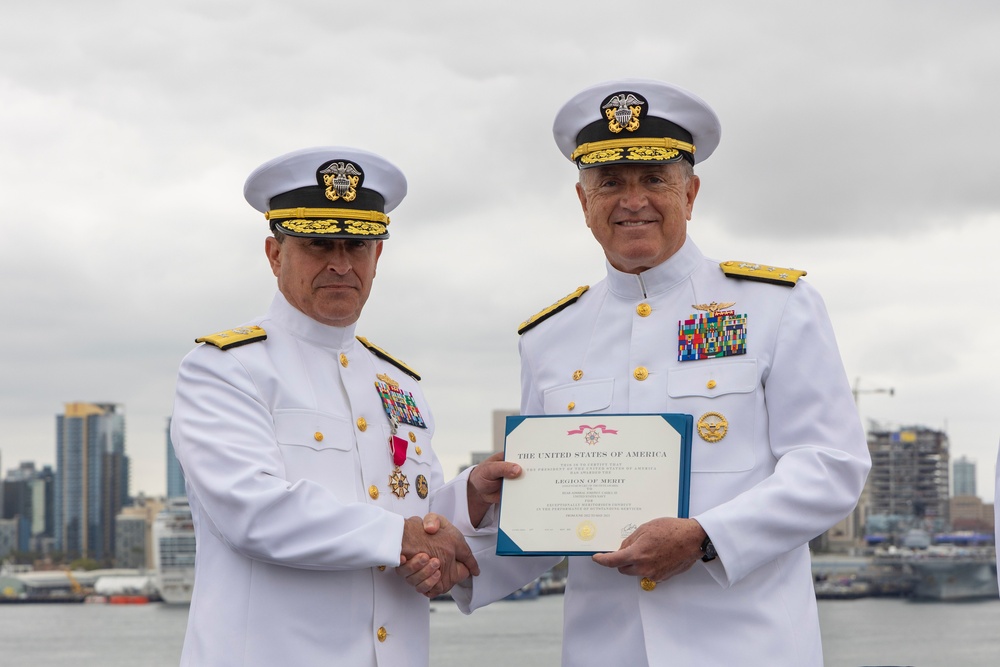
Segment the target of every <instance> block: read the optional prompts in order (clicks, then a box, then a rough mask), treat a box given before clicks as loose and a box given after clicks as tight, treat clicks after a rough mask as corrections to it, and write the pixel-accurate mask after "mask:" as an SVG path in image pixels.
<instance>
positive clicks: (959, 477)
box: [951, 456, 976, 497]
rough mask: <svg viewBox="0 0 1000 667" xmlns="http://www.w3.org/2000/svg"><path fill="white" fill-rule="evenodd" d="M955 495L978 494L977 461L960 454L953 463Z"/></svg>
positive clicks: (953, 491) (953, 493)
mask: <svg viewBox="0 0 1000 667" xmlns="http://www.w3.org/2000/svg"><path fill="white" fill-rule="evenodd" d="M951 495H953V496H956V497H957V496H975V495H976V462H975V461H972V460H970V459H967V458H966V457H964V456H960V457H958V458H957V459H955V462H954V463H953V464H952V492H951Z"/></svg>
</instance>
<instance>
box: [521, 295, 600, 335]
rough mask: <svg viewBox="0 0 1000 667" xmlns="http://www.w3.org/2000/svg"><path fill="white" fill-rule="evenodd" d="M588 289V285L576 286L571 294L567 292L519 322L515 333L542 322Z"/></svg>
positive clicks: (572, 302) (570, 303)
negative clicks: (543, 308) (519, 324)
mask: <svg viewBox="0 0 1000 667" xmlns="http://www.w3.org/2000/svg"><path fill="white" fill-rule="evenodd" d="M589 289H590V285H584V286H582V287H577V288H576V291H575V292H573V293H572V294H567V295H566V296H564V297H563V298H561V299H559V300H558V301H556V302H555V303H554V304H552V305H551V306H549V307H548V308H546V309H545V310H541V311H539V312H537V313H535V314H534V315H532V316H531V317H529V318H528V319H526V320H525V321H524V322H521V326H519V327H518V328H517V335H518V336H520V335H521V334H523V333H524V332H525V331H528V330H529V329H531V328H532V327H533V326H535V325H536V324H539V323H541V322H544V321H545V320H547V319H549V318H550V317H552V316H553V315H555V314H556V313H558V312H559V311H561V310H563V309H565V308H567V307H569V306H571V305H572V304H574V303H576V300H577V299H579V298H580V297H581V296H583V293H584V292H586V291H587V290H589Z"/></svg>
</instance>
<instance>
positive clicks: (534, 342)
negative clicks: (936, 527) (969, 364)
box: [453, 79, 870, 667]
mask: <svg viewBox="0 0 1000 667" xmlns="http://www.w3.org/2000/svg"><path fill="white" fill-rule="evenodd" d="M553 131H554V134H555V139H556V143H557V145H558V146H559V149H560V150H561V151H562V152H563V154H564V155H565V156H566V157H567V158H568V159H569V160H571V161H572V162H573V163H574V164H575V165H576V166H577V167H578V169H579V182H578V183H577V185H576V191H577V194H578V196H579V200H580V205H581V207H582V209H583V214H584V220H585V222H586V224H587V227H588V228H589V229H590V232H591V234H593V236H594V238H595V239H596V240H597V242H598V243H599V244H600V245H601V247H602V248H603V249H604V254H605V257H606V270H607V276H606V278H604V279H603V280H601V281H600V282H598V283H597V284H596V285H594V286H593V287H591V288H587V287H581V288H579V289H577V290H576V291H575V292H573V293H572V294H570V295H569V296H568V297H566V298H565V299H562V300H561V301H559V302H557V303H556V304H554V305H553V306H551V307H549V308H546V309H545V310H543V311H542V312H540V313H539V314H538V315H536V316H533V317H532V318H530V319H528V320H527V321H526V322H525V323H524V324H522V326H521V327H520V329H519V333H520V334H521V339H520V354H521V413H522V414H524V415H554V414H571V415H580V416H581V418H585V417H586V416H587V415H593V414H600V413H661V412H677V413H688V414H691V415H693V416H694V419H695V422H696V431H697V435H695V438H694V439H695V442H694V447H693V452H692V480H691V498H690V516H691V518H669V517H664V518H660V519H656V520H653V521H650V522H648V523H646V524H643V525H641V526H639V527H638V528H637V529H636V530H635V531H634V532H633V533H632V534H631V535H629V536H628V537H627V538H626V539H625V540H624V541H623V542H622V544H621V547H620V548H619V550H618V551H615V552H611V553H602V554H597V555H595V556H593V557H580V556H578V557H571V558H570V559H569V561H570V562H569V574H568V583H567V588H566V595H565V602H564V610H565V619H564V635H563V658H562V661H563V664H564V665H566V666H567V667H569V666H572V667H579V666H586V665H595V666H596V665H601V666H604V665H612V664H614V665H629V666H630V667H641V666H642V665H696V664H698V665H746V664H753V665H785V666H789V667H792V666H794V667H803V666H811V665H821V664H822V662H823V654H822V647H821V644H820V629H819V620H818V615H817V608H816V601H815V595H814V592H813V583H812V575H811V571H810V557H809V549H808V546H807V543H808V542H809V540H811V539H812V538H814V537H816V536H817V535H819V534H821V533H823V532H824V531H825V530H827V529H828V528H830V527H831V526H833V525H834V524H835V523H836V522H837V521H839V520H841V519H842V518H844V517H845V516H846V515H847V514H849V513H850V512H851V510H852V509H853V508H854V506H855V504H856V503H857V500H858V497H859V495H860V494H861V490H862V487H863V485H864V482H865V478H866V475H867V472H868V469H869V467H870V460H869V456H868V449H867V445H866V442H865V437H864V433H863V430H862V427H861V424H860V420H859V418H858V415H857V411H856V409H855V405H854V401H853V399H852V395H851V389H850V385H849V383H848V381H847V378H846V375H845V372H844V369H843V366H842V363H841V360H840V354H839V352H838V349H837V343H836V340H835V338H834V331H833V327H832V326H831V323H830V320H829V318H828V316H827V313H826V309H825V307H824V305H823V302H822V300H821V298H820V296H819V294H818V293H817V292H816V290H815V289H813V288H812V286H811V285H809V283H808V282H806V281H805V280H802V276H804V275H805V272H804V271H795V270H792V269H783V268H779V267H776V266H771V265H767V264H758V263H755V262H737V261H722V262H720V261H717V260H712V259H708V258H707V257H705V256H704V255H703V254H702V252H701V250H700V249H699V248H698V247H697V246H696V245H695V243H694V241H692V240H691V238H690V237H689V236H688V234H687V226H688V221H689V220H690V219H691V216H692V211H693V208H694V203H695V199H696V197H697V195H698V193H699V191H700V186H701V181H700V179H699V177H698V176H697V175H695V174H694V166H695V165H696V164H700V163H701V162H703V161H704V160H706V159H707V158H708V157H709V156H710V155H711V154H712V152H713V151H714V150H715V149H716V147H717V145H718V144H719V139H720V136H721V128H720V123H719V120H718V118H717V116H716V114H715V113H714V112H713V111H712V109H711V108H710V107H709V106H708V105H707V104H706V103H705V102H704V101H702V100H701V99H699V98H698V97H696V96H695V95H693V94H692V93H690V92H688V91H685V90H683V89H681V88H679V87H677V86H674V85H671V84H667V83H663V82H659V81H650V80H636V79H628V80H622V81H611V82H607V83H603V84H599V85H596V86H593V87H591V88H588V89H586V90H584V91H582V92H581V93H579V94H577V95H576V96H575V97H573V98H572V99H571V100H570V101H569V102H568V103H566V105H565V106H563V108H562V109H561V110H560V111H559V113H558V115H557V116H556V120H555V125H554V128H553ZM764 154H765V153H763V152H762V155H764ZM747 224H751V221H747ZM508 560H510V561H515V562H513V563H512V562H507V563H503V562H502V561H503V559H502V558H499V557H494V558H489V557H485V556H484V555H480V556H479V563H480V565H481V567H482V570H483V574H482V575H481V576H480V577H477V578H476V579H475V581H476V585H475V587H474V588H472V589H465V588H463V587H456V588H455V589H453V595H456V597H461V599H462V602H463V604H464V605H466V606H468V607H469V608H470V609H474V608H476V607H479V606H481V605H483V604H487V603H489V602H490V601H491V600H494V599H497V598H498V597H500V596H501V595H503V594H504V593H505V591H509V590H511V589H513V588H514V587H516V586H517V585H518V584H520V583H523V582H524V581H525V580H530V578H531V577H533V576H535V575H537V574H538V573H539V572H541V571H544V569H546V568H547V567H549V566H550V565H551V564H552V560H551V559H549V558H537V559H531V558H522V559H508Z"/></svg>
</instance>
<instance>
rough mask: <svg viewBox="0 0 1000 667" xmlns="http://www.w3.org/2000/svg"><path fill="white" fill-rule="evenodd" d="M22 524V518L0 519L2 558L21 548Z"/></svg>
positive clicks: (0, 549) (0, 553) (0, 554)
mask: <svg viewBox="0 0 1000 667" xmlns="http://www.w3.org/2000/svg"><path fill="white" fill-rule="evenodd" d="M20 524H21V520H20V519H0V559H2V558H6V557H7V556H8V555H9V554H10V552H11V551H18V550H19V549H18V541H19V539H18V538H19V536H20V532H21V531H20V530H19V528H20Z"/></svg>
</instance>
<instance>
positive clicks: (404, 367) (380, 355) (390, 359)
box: [355, 336, 420, 381]
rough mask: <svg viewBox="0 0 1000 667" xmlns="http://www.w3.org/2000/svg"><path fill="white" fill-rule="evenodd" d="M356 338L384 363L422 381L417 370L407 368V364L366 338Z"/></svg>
mask: <svg viewBox="0 0 1000 667" xmlns="http://www.w3.org/2000/svg"><path fill="white" fill-rule="evenodd" d="M355 338H357V339H358V342H359V343H361V344H362V345H364V346H365V347H367V348H368V349H369V350H370V351H371V353H372V354H374V355H375V356H376V357H378V358H379V359H382V360H384V361H388V362H389V363H390V364H392V365H393V366H395V367H396V368H398V369H399V370H401V371H403V372H404V373H406V374H407V375H409V376H410V377H411V378H413V379H414V380H417V381H419V380H420V375H418V374H417V372H416V371H415V370H413V369H412V368H410V367H409V366H407V365H406V364H404V363H403V362H402V361H400V360H399V359H397V358H396V357H394V356H392V355H391V354H389V353H388V352H386V351H385V350H383V349H382V348H380V347H379V346H378V345H374V344H372V343H370V342H369V341H368V339H367V338H365V337H364V336H355Z"/></svg>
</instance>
